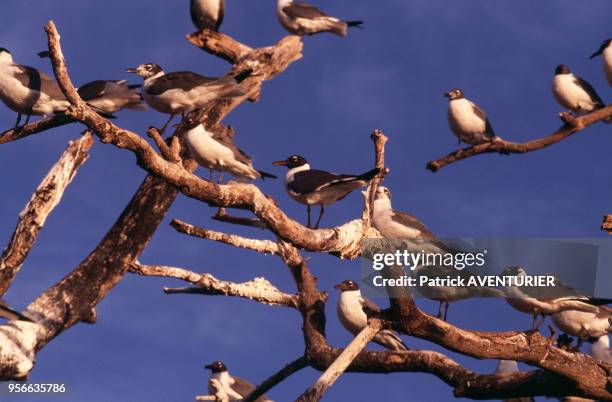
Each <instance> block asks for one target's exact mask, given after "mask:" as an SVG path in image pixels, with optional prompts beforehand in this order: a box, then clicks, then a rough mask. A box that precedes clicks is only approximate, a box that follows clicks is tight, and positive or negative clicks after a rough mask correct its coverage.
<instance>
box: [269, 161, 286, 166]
mask: <svg viewBox="0 0 612 402" xmlns="http://www.w3.org/2000/svg"><path fill="white" fill-rule="evenodd" d="M272 165H274V166H287V161H286V160H285V161H276V162H272Z"/></svg>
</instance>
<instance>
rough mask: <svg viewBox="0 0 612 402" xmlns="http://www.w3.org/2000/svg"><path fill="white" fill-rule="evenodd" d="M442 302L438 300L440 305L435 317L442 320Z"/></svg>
mask: <svg viewBox="0 0 612 402" xmlns="http://www.w3.org/2000/svg"><path fill="white" fill-rule="evenodd" d="M443 303H444V302H443V301H442V300H440V305H439V306H438V314H437V315H436V317H437V318H442V304H443Z"/></svg>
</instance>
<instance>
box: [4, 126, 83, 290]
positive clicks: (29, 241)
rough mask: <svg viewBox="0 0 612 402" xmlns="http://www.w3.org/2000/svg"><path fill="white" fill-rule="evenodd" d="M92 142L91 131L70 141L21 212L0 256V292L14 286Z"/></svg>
mask: <svg viewBox="0 0 612 402" xmlns="http://www.w3.org/2000/svg"><path fill="white" fill-rule="evenodd" d="M93 143H94V141H93V136H92V135H91V133H89V132H87V133H85V135H83V136H82V137H81V138H79V139H77V140H74V141H70V142H69V143H68V147H67V148H66V150H65V151H64V153H63V154H62V155H61V156H60V158H59V160H58V161H57V162H56V163H55V165H53V167H52V168H51V170H49V173H47V176H45V178H44V179H43V180H42V182H41V183H40V184H39V185H38V187H37V188H36V191H35V192H34V194H33V195H32V198H31V199H30V201H29V202H28V204H27V205H26V206H25V208H24V209H23V211H21V213H20V214H19V222H18V223H17V227H16V228H15V231H14V232H13V236H12V237H11V240H10V241H9V244H8V245H7V246H6V248H5V249H4V251H3V252H2V256H0V296H2V295H4V294H5V293H6V291H7V290H8V288H9V287H10V286H11V283H12V282H13V279H14V278H15V276H16V275H17V273H18V272H19V270H20V269H21V266H22V264H23V262H24V261H25V259H26V257H27V256H28V254H29V253H30V250H31V249H32V246H34V243H35V242H36V239H37V238H38V233H39V232H40V230H41V229H42V227H43V226H44V224H45V221H46V220H47V217H48V216H49V215H50V214H51V212H52V211H53V210H54V209H55V207H56V206H57V205H58V204H59V203H60V201H61V199H62V197H63V195H64V191H65V190H66V188H67V187H68V185H69V184H70V183H71V182H72V179H73V178H74V176H75V175H76V173H77V171H78V169H79V167H81V165H83V164H84V163H85V161H87V159H88V158H89V149H90V148H91V146H92V145H93Z"/></svg>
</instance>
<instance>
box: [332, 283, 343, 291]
mask: <svg viewBox="0 0 612 402" xmlns="http://www.w3.org/2000/svg"><path fill="white" fill-rule="evenodd" d="M342 287H343V286H342V284H341V283H339V284H337V285H336V286H334V289H338V290H342Z"/></svg>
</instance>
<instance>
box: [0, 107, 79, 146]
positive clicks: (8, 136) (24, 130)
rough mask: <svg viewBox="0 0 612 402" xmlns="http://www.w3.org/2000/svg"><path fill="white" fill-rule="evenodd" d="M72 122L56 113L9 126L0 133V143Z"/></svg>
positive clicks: (72, 121)
mask: <svg viewBox="0 0 612 402" xmlns="http://www.w3.org/2000/svg"><path fill="white" fill-rule="evenodd" d="M70 123H74V120H73V119H71V118H70V117H67V116H65V115H63V114H57V115H55V116H53V117H49V118H46V119H41V120H38V121H34V122H32V123H29V124H26V125H25V126H21V127H18V128H11V129H10V130H6V131H5V132H3V133H2V134H0V144H5V143H7V142H12V141H17V140H20V139H22V138H25V137H28V136H30V135H32V134H38V133H41V132H43V131H46V130H49V129H52V128H55V127H60V126H64V125H66V124H70Z"/></svg>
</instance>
